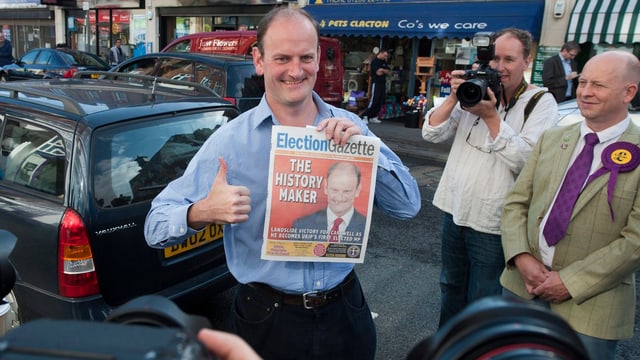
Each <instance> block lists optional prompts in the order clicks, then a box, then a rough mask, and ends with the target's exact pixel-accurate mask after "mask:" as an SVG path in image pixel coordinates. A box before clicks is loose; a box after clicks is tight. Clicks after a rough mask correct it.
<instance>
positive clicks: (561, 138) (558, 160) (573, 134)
mask: <svg viewBox="0 0 640 360" xmlns="http://www.w3.org/2000/svg"><path fill="white" fill-rule="evenodd" d="M579 138H580V124H579V123H578V124H574V125H570V126H567V127H566V128H565V129H564V131H562V132H561V133H559V134H557V135H556V136H555V137H554V138H552V139H551V144H549V145H548V146H551V147H552V148H553V149H554V151H553V153H552V157H550V158H549V159H548V161H546V162H545V164H544V166H545V167H546V166H551V167H552V171H551V173H550V174H549V180H548V185H547V186H548V188H549V189H556V191H557V190H558V189H559V188H560V185H561V184H562V179H563V178H564V173H565V171H566V170H567V167H568V166H569V161H571V154H573V149H574V148H575V147H576V144H577V143H578V139H579ZM545 193H546V194H547V199H546V203H547V206H546V208H549V207H551V205H552V201H553V198H554V196H555V192H551V191H545Z"/></svg>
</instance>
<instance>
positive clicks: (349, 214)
mask: <svg viewBox="0 0 640 360" xmlns="http://www.w3.org/2000/svg"><path fill="white" fill-rule="evenodd" d="M354 211H355V210H354V209H353V207H352V208H351V209H349V211H347V213H346V214H344V215H342V216H340V217H341V218H342V221H343V222H344V224H349V222H351V218H352V217H353V212H354ZM337 217H338V216H337V215H336V214H334V213H333V211H331V208H329V207H327V224H333V222H334V221H335V219H336V218H337Z"/></svg>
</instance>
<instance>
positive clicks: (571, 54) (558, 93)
mask: <svg viewBox="0 0 640 360" xmlns="http://www.w3.org/2000/svg"><path fill="white" fill-rule="evenodd" d="M579 53H580V45H578V43H576V42H575V41H569V42H567V43H565V44H564V45H562V48H561V49H560V53H559V54H558V55H557V56H552V57H550V58H548V59H547V60H545V62H544V64H543V65H542V84H543V85H544V86H546V87H547V88H549V92H550V93H551V94H553V97H555V98H556V101H557V102H558V103H561V102H563V101H565V100H570V99H575V98H576V88H577V85H578V64H577V63H576V60H575V57H576V56H578V54H579Z"/></svg>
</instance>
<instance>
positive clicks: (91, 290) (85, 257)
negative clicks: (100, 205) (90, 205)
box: [58, 209, 100, 297]
mask: <svg viewBox="0 0 640 360" xmlns="http://www.w3.org/2000/svg"><path fill="white" fill-rule="evenodd" d="M58 287H59V292H60V295H62V296H66V297H83V296H90V295H95V294H97V293H99V292H100V288H99V286H98V277H97V275H96V270H95V267H94V265H93V255H92V253H91V247H90V246H89V236H88V235H87V229H86V228H85V226H84V222H83V221H82V218H81V217H80V215H78V213H77V212H75V211H73V210H70V209H68V210H67V211H66V212H65V213H64V215H63V217H62V223H61V225H60V233H59V236H58Z"/></svg>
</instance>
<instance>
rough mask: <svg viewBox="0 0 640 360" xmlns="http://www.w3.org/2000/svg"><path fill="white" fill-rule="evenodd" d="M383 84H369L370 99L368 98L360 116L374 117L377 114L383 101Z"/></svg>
mask: <svg viewBox="0 0 640 360" xmlns="http://www.w3.org/2000/svg"><path fill="white" fill-rule="evenodd" d="M384 97H385V84H376V83H374V84H373V85H371V100H369V107H368V108H367V109H366V110H365V111H364V112H363V113H362V115H361V116H362V117H365V116H366V117H368V118H374V117H376V116H378V113H379V112H380V109H381V108H382V105H384V101H385V98H384Z"/></svg>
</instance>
